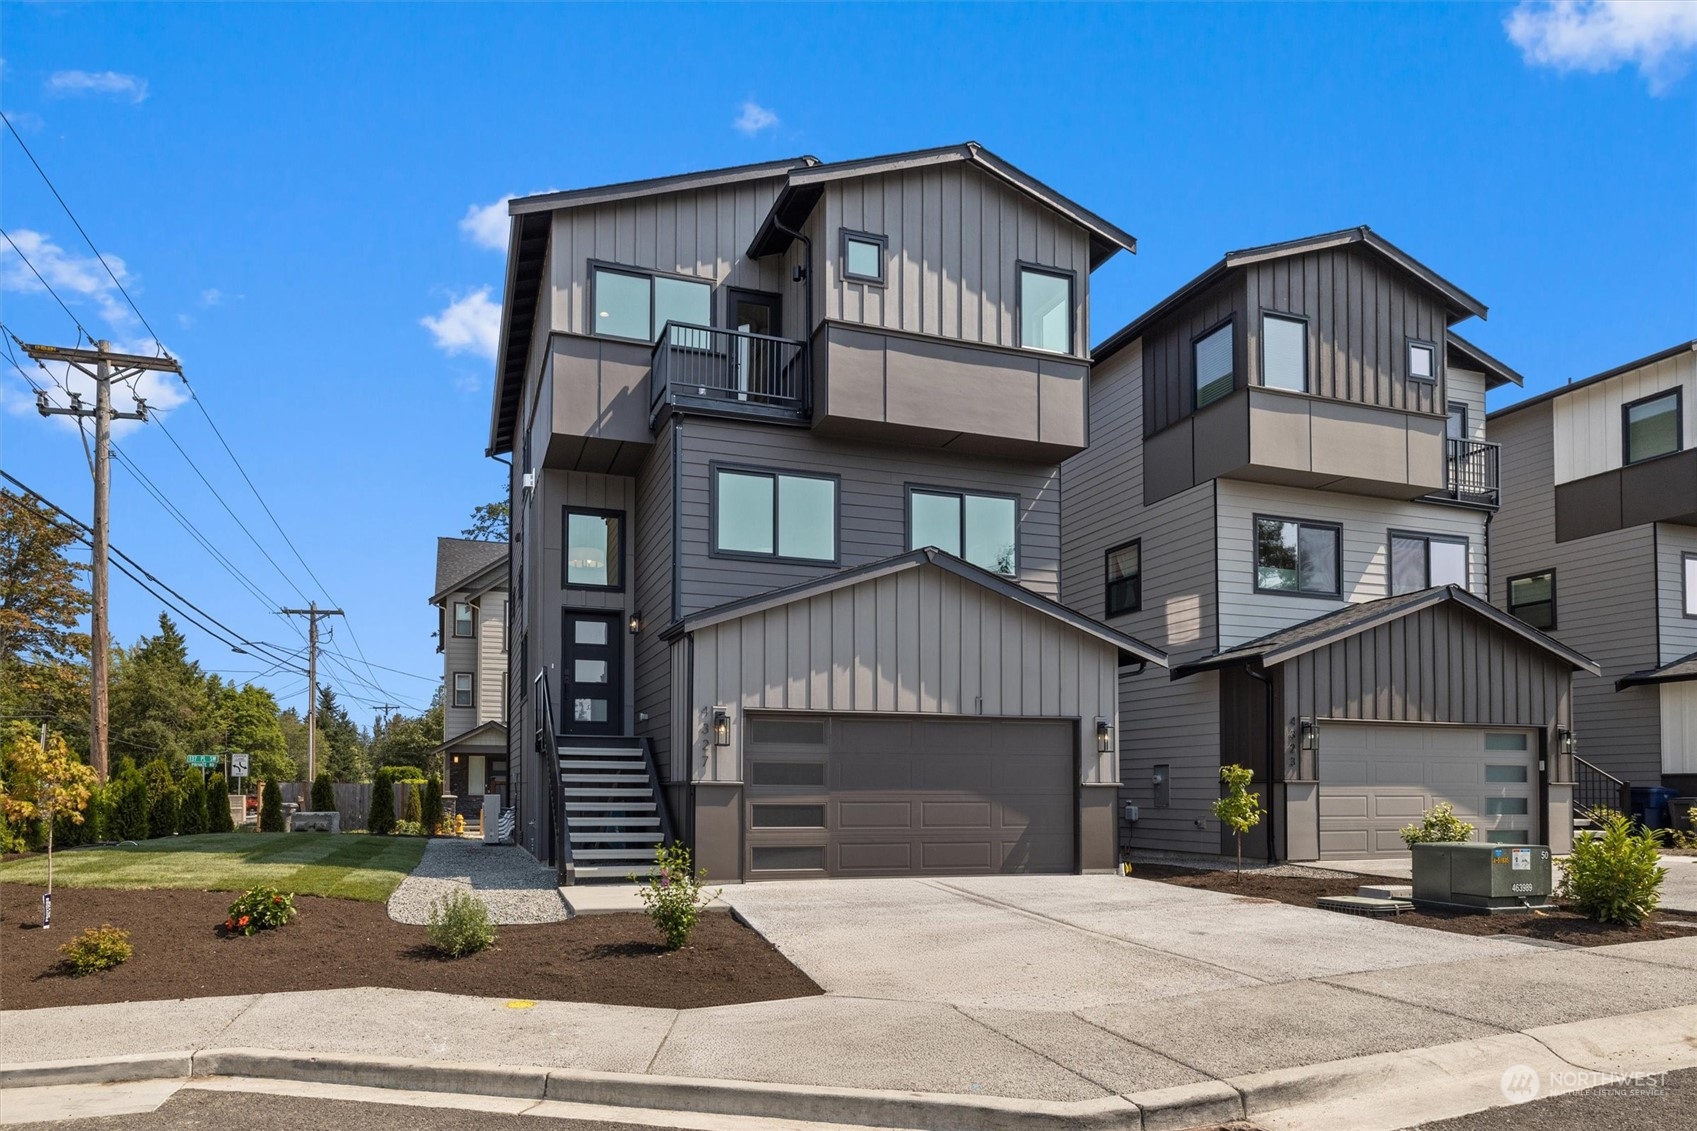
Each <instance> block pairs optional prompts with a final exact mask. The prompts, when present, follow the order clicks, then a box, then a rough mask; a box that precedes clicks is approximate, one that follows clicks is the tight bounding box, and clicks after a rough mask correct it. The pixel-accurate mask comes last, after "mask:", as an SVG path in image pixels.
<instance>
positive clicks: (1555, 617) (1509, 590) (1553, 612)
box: [1503, 566, 1561, 632]
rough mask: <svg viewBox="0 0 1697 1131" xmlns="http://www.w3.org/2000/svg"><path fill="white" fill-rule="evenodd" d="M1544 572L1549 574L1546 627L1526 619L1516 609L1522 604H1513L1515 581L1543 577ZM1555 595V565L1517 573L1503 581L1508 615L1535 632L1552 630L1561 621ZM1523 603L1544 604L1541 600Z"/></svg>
mask: <svg viewBox="0 0 1697 1131" xmlns="http://www.w3.org/2000/svg"><path fill="white" fill-rule="evenodd" d="M1545 574H1549V575H1550V600H1549V606H1550V625H1549V627H1548V628H1539V627H1538V626H1537V625H1535V624H1533V623H1532V622H1531V621H1529V620H1527V619H1526V618H1525V617H1523V616H1521V615H1520V614H1519V613H1518V612H1517V611H1516V609H1519V608H1523V607H1524V606H1523V605H1516V604H1515V600H1514V583H1515V582H1517V581H1530V580H1532V579H1533V578H1535V577H1543V576H1544V575H1545ZM1556 597H1557V589H1556V567H1555V566H1551V567H1550V568H1549V569H1535V570H1532V571H1531V572H1529V573H1517V574H1515V575H1514V576H1513V577H1511V578H1509V579H1508V581H1507V582H1506V583H1505V588H1504V589H1503V605H1504V607H1505V608H1506V609H1507V610H1508V615H1509V616H1511V617H1513V618H1514V619H1515V620H1517V621H1519V622H1520V623H1522V624H1524V625H1525V626H1526V627H1528V628H1530V629H1532V630H1534V631H1536V632H1554V631H1555V630H1556V627H1557V626H1558V625H1559V624H1560V623H1561V618H1560V612H1561V605H1560V603H1559V602H1558V601H1557V600H1556ZM1525 604H1527V605H1542V604H1544V602H1543V601H1527V602H1526V603H1525Z"/></svg>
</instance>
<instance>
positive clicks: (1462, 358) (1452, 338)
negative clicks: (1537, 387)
mask: <svg viewBox="0 0 1697 1131" xmlns="http://www.w3.org/2000/svg"><path fill="white" fill-rule="evenodd" d="M1445 342H1446V344H1447V346H1448V349H1447V350H1446V351H1445V352H1446V353H1448V355H1449V358H1448V360H1449V363H1450V364H1451V365H1452V366H1458V367H1460V368H1462V369H1477V370H1478V371H1479V372H1481V373H1483V374H1484V375H1485V387H1486V388H1487V389H1500V388H1502V387H1503V386H1504V385H1525V384H1526V378H1524V377H1522V376H1521V375H1520V374H1518V373H1516V372H1515V371H1514V370H1512V369H1510V368H1509V367H1508V366H1506V365H1504V364H1503V363H1502V362H1500V361H1498V360H1497V359H1496V358H1494V357H1492V356H1491V355H1490V354H1488V353H1486V352H1485V351H1484V350H1482V349H1480V348H1479V347H1478V346H1476V345H1474V344H1473V343H1472V342H1470V341H1468V340H1467V339H1466V338H1464V337H1462V336H1461V335H1460V334H1458V333H1456V332H1455V331H1454V330H1451V331H1449V332H1448V334H1446V335H1445Z"/></svg>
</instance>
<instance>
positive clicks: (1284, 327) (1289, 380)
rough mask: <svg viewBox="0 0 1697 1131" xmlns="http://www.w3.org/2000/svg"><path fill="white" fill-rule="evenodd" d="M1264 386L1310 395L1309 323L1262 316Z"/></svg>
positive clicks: (1262, 382)
mask: <svg viewBox="0 0 1697 1131" xmlns="http://www.w3.org/2000/svg"><path fill="white" fill-rule="evenodd" d="M1261 384H1263V385H1265V386H1266V387H1267V388H1269V389H1289V390H1290V391H1291V392H1294V393H1306V392H1307V391H1308V323H1306V322H1304V321H1302V320H1301V319H1300V318H1286V317H1284V316H1283V315H1278V314H1263V315H1262V316H1261Z"/></svg>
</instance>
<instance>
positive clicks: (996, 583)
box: [661, 547, 1167, 668]
mask: <svg viewBox="0 0 1697 1131" xmlns="http://www.w3.org/2000/svg"><path fill="white" fill-rule="evenodd" d="M928 565H929V566H936V567H937V568H938V569H941V570H943V571H945V572H947V573H952V574H954V575H955V576H956V577H959V578H962V579H963V580H966V581H969V582H971V583H973V584H975V585H979V586H982V587H983V588H985V589H988V590H990V591H991V592H993V593H995V594H997V595H999V596H1001V597H1005V598H1007V599H1008V600H1010V601H1013V602H1016V603H1018V604H1021V605H1024V606H1025V607H1027V608H1029V609H1033V610H1035V611H1037V612H1039V613H1042V614H1044V615H1045V616H1048V617H1052V618H1054V619H1055V620H1057V621H1060V622H1061V623H1062V624H1065V625H1067V626H1069V627H1071V628H1073V629H1075V630H1076V631H1078V632H1079V633H1082V634H1083V635H1085V636H1090V637H1094V638H1095V639H1097V640H1100V641H1102V642H1103V643H1105V644H1109V645H1112V646H1113V647H1114V648H1115V649H1116V650H1117V651H1118V653H1119V657H1120V663H1121V664H1122V665H1123V664H1129V663H1146V664H1155V665H1157V666H1159V667H1163V668H1164V667H1166V666H1167V654H1166V653H1165V652H1163V651H1161V650H1160V649H1159V648H1156V647H1154V646H1153V645H1151V644H1146V643H1144V642H1143V641H1141V640H1139V639H1137V638H1136V637H1134V636H1127V635H1126V634H1125V633H1123V632H1119V631H1117V630H1116V629H1112V628H1109V627H1108V626H1107V625H1105V624H1103V623H1101V622H1100V621H1097V620H1093V619H1091V618H1090V617H1087V616H1085V615H1084V614H1082V613H1079V612H1075V611H1074V610H1072V609H1069V608H1067V607H1066V606H1065V605H1062V604H1060V603H1059V602H1057V601H1051V600H1050V599H1049V598H1047V597H1044V596H1041V595H1040V594H1037V593H1033V592H1032V591H1031V590H1029V589H1027V588H1025V587H1024V586H1023V585H1020V584H1018V583H1016V582H1012V581H1009V580H1008V579H1007V578H1005V577H1003V576H1001V575H1000V574H996V573H991V572H990V571H989V570H987V569H980V568H979V567H978V566H975V565H973V564H972V563H970V562H967V561H964V560H963V559H961V558H957V557H955V556H954V555H953V554H949V553H945V552H944V551H942V550H939V549H936V548H934V547H926V548H925V549H922V550H910V551H909V552H907V553H905V554H897V555H896V556H894V557H890V558H883V559H880V560H879V561H875V562H869V563H867V564H866V565H862V566H855V567H854V568H852V569H844V570H838V571H837V572H836V573H832V574H827V575H826V576H824V577H820V578H815V579H814V580H811V581H804V582H801V583H800V584H798V585H791V586H787V587H785V588H783V589H776V590H773V591H772V592H770V593H762V594H759V595H758V596H755V597H748V598H744V599H743V600H740V601H731V602H728V603H726V604H723V605H718V606H715V607H714V608H711V609H704V610H702V611H701V612H699V613H695V614H693V615H691V616H687V617H685V618H683V619H682V620H679V621H675V622H673V623H672V624H671V625H668V626H667V627H666V629H665V630H664V631H663V632H662V634H661V635H662V636H663V637H664V638H665V639H668V640H673V639H676V638H677V637H679V636H682V635H685V634H687V633H691V632H698V631H700V630H701V629H704V628H711V627H713V626H714V625H718V624H724V623H725V622H727V621H733V620H739V619H741V618H743V617H746V616H752V615H753V614H755V613H760V612H765V611H766V610H768V609H776V608H781V607H783V606H784V605H789V604H793V603H795V602H797V601H804V600H807V599H809V598H812V597H817V596H820V595H822V594H825V593H831V592H834V591H836V590H838V589H844V588H847V587H849V586H851V585H859V584H861V583H863V582H866V581H873V580H876V579H877V578H880V577H888V576H890V575H892V574H897V573H904V572H906V571H908V570H912V569H918V568H920V567H922V566H928Z"/></svg>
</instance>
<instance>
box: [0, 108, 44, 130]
mask: <svg viewBox="0 0 1697 1131" xmlns="http://www.w3.org/2000/svg"><path fill="white" fill-rule="evenodd" d="M6 117H7V118H9V119H11V122H12V124H13V125H14V126H16V127H18V129H20V130H22V131H23V132H24V133H30V134H32V133H35V132H37V131H38V130H40V129H41V128H42V127H43V126H45V125H46V124H47V123H46V122H45V121H43V120H42V117H41V115H40V114H37V113H35V112H34V111H33V110H8V111H6Z"/></svg>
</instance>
